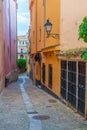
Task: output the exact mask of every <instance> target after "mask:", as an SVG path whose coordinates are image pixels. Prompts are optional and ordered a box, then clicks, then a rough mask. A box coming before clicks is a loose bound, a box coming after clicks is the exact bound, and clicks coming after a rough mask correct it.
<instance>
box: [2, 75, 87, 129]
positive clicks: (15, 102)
mask: <svg viewBox="0 0 87 130" xmlns="http://www.w3.org/2000/svg"><path fill="white" fill-rule="evenodd" d="M0 130H87V121H85V120H84V118H83V117H82V116H80V115H79V114H78V113H75V112H74V111H73V110H71V109H70V108H68V107H67V106H65V105H64V104H62V103H61V102H60V101H59V100H58V99H55V98H53V97H52V96H51V95H49V94H47V93H46V92H44V91H43V90H41V89H40V88H37V87H36V86H35V85H33V84H32V81H31V80H30V79H29V78H28V77H27V76H26V75H21V76H20V77H19V80H18V81H17V82H15V83H12V84H10V85H9V86H8V87H6V88H5V89H4V90H3V91H2V93H1V94H0Z"/></svg>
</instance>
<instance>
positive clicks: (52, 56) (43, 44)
mask: <svg viewBox="0 0 87 130" xmlns="http://www.w3.org/2000/svg"><path fill="white" fill-rule="evenodd" d="M49 3H50V5H49ZM48 7H49V8H48ZM53 7H55V10H52V8H53ZM30 11H31V32H30V33H31V45H30V46H31V47H30V48H31V57H32V61H31V62H32V63H31V64H32V79H33V81H34V82H36V83H37V84H40V85H41V86H42V87H43V88H44V89H45V88H47V89H48V90H50V91H51V92H54V93H55V94H56V95H58V96H59V95H60V87H59V86H60V73H59V72H60V61H59V60H58V59H57V57H56V52H58V51H59V50H60V37H58V38H57V39H54V38H52V37H49V38H47V34H46V31H45V27H44V24H45V22H46V20H47V19H49V20H50V21H52V24H53V28H52V31H53V32H55V33H57V34H59V31H60V28H59V27H60V26H59V24H60V0H55V1H54V2H53V0H48V1H45V0H44V1H43V0H31V1H30ZM38 55H39V57H40V61H36V59H35V57H38ZM43 67H44V71H43ZM50 70H51V73H50ZM50 78H51V80H50Z"/></svg>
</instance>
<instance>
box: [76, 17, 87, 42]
mask: <svg viewBox="0 0 87 130" xmlns="http://www.w3.org/2000/svg"><path fill="white" fill-rule="evenodd" d="M78 39H83V41H84V42H87V16H86V17H84V18H83V21H82V23H81V24H80V26H79V38H78Z"/></svg>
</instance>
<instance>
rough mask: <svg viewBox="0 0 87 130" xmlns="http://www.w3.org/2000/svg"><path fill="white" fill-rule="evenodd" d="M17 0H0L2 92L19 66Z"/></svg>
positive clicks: (0, 76) (0, 70) (0, 71)
mask: <svg viewBox="0 0 87 130" xmlns="http://www.w3.org/2000/svg"><path fill="white" fill-rule="evenodd" d="M16 5H17V4H16V0H0V92H1V90H2V89H3V88H4V84H5V79H8V80H9V81H12V80H13V77H11V78H12V79H9V76H10V75H11V74H12V75H13V72H15V70H16V68H17V44H16Z"/></svg>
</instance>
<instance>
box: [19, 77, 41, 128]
mask: <svg viewBox="0 0 87 130" xmlns="http://www.w3.org/2000/svg"><path fill="white" fill-rule="evenodd" d="M21 78H22V79H23V82H22V83H20V90H21V93H22V96H23V100H24V103H25V106H26V110H27V114H28V117H29V121H30V124H29V126H30V127H29V130H42V124H41V120H36V119H34V118H33V117H34V116H38V112H36V111H34V109H33V106H32V103H31V101H30V98H29V96H28V94H27V93H26V91H25V89H24V84H25V78H24V77H22V76H21Z"/></svg>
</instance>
